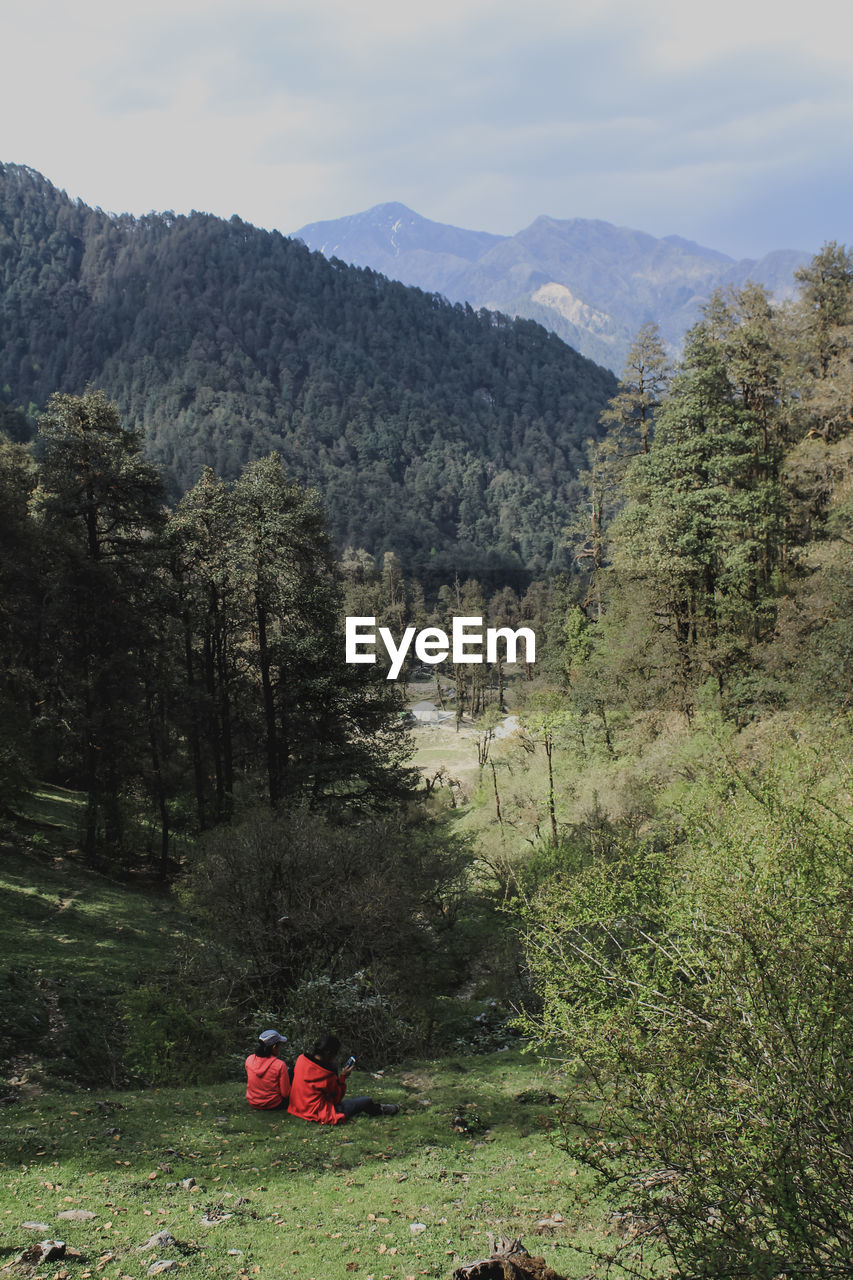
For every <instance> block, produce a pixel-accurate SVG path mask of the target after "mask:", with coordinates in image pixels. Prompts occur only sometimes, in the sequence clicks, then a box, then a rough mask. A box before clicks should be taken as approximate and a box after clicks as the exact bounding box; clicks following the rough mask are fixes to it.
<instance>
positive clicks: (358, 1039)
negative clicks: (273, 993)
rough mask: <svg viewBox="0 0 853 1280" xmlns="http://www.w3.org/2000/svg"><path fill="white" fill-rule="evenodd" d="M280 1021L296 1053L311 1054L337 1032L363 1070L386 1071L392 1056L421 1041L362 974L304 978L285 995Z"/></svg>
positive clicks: (389, 1001)
mask: <svg viewBox="0 0 853 1280" xmlns="http://www.w3.org/2000/svg"><path fill="white" fill-rule="evenodd" d="M276 1017H277V1018H279V1020H280V1021H281V1024H282V1026H284V1027H286V1028H287V1036H288V1040H289V1041H290V1043H291V1044H292V1045H293V1046H294V1050H293V1052H299V1051H300V1049H308V1048H310V1046H311V1045H312V1044H313V1043H314V1041H315V1040H316V1039H317V1038H318V1037H319V1036H320V1035H322V1034H323V1033H324V1032H327V1031H333V1032H334V1034H335V1035H337V1036H338V1038H339V1039H340V1041H341V1043H342V1044H343V1045H344V1048H345V1049H346V1050H347V1051H348V1052H352V1053H354V1054H355V1055H356V1058H357V1060H358V1063H359V1066H360V1067H364V1068H368V1067H381V1066H384V1064H385V1062H387V1060H388V1053H389V1051H391V1052H393V1053H394V1055H395V1056H398V1055H400V1054H401V1053H405V1051H406V1049H407V1048H408V1047H410V1046H412V1045H415V1044H417V1043H418V1041H419V1036H418V1034H417V1032H416V1031H415V1028H414V1027H413V1026H412V1024H411V1023H409V1022H407V1021H406V1020H405V1018H403V1017H401V1016H400V1013H399V1011H398V1010H395V1008H394V1004H393V1002H392V1001H391V999H389V997H388V996H387V995H380V994H379V992H377V991H376V990H375V989H374V987H373V984H372V982H371V979H370V977H369V976H368V974H367V973H366V972H364V971H361V972H356V973H352V974H349V975H341V976H334V977H333V976H332V975H330V974H328V973H317V974H314V975H313V976H312V977H308V978H304V979H303V980H302V981H301V982H299V983H297V984H296V986H295V987H294V988H293V989H292V990H291V991H288V992H286V993H285V996H284V1006H283V1009H282V1011H281V1013H280V1015H279V1014H277V1015H276Z"/></svg>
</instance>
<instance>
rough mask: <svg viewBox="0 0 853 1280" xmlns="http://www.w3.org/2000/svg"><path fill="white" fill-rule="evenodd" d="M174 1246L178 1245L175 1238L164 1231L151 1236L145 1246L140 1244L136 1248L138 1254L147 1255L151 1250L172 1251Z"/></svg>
mask: <svg viewBox="0 0 853 1280" xmlns="http://www.w3.org/2000/svg"><path fill="white" fill-rule="evenodd" d="M173 1244H177V1241H176V1240H175V1237H174V1236H173V1235H172V1234H171V1232H169V1231H166V1230H165V1229H164V1230H163V1231H158V1232H156V1234H155V1235H153V1236H149V1237H148V1239H147V1240H146V1241H145V1244H138V1245H137V1246H136V1252H137V1253H147V1252H148V1251H149V1249H171V1247H172V1245H173Z"/></svg>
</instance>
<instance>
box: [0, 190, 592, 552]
mask: <svg viewBox="0 0 853 1280" xmlns="http://www.w3.org/2000/svg"><path fill="white" fill-rule="evenodd" d="M0 291H2V292H0V315H2V326H3V344H2V349H0V388H2V391H0V395H2V397H3V401H4V420H5V421H6V424H7V429H11V431H12V434H13V435H18V436H19V437H20V436H21V435H22V434H24V433H25V432H26V430H27V428H26V426H25V424H24V423H23V421H22V419H21V418H20V417H19V416H16V415H15V414H14V413H13V412H11V411H13V410H16V409H18V410H23V411H24V413H25V415H26V416H27V418H28V420H29V421H30V423H31V424H32V420H33V419H34V416H35V415H36V414H37V412H38V411H39V410H41V409H42V408H43V407H44V405H45V403H46V401H47V399H48V397H49V396H50V394H51V393H53V392H54V391H63V392H69V393H72V394H79V393H81V392H82V391H83V390H84V388H85V386H86V385H87V384H95V385H97V386H99V387H103V388H104V389H105V390H106V391H107V393H108V394H109V395H110V396H111V397H113V398H114V399H115V400H116V402H117V404H118V406H119V409H120V411H121V414H122V417H123V419H124V421H125V422H126V423H127V425H128V426H130V427H132V428H134V429H137V430H144V432H145V450H146V453H147V456H148V457H149V458H150V460H152V461H154V462H156V463H158V464H160V465H161V466H162V467H163V468H164V470H165V476H166V481H167V487H168V489H169V490H170V492H171V496H173V497H176V496H177V495H178V494H179V493H181V492H183V491H185V490H186V489H188V488H190V487H191V486H192V485H193V484H194V483H195V482H196V481H197V480H198V478H199V476H200V474H201V471H202V468H203V466H205V465H209V466H211V467H212V468H213V469H214V471H216V473H217V474H219V475H221V476H223V477H224V478H225V479H234V478H236V476H237V475H238V474H239V472H240V470H241V468H242V466H243V465H244V464H245V463H246V462H248V461H251V460H252V459H255V458H258V457H261V456H263V455H265V454H267V453H268V452H270V451H271V450H275V451H278V452H279V453H280V455H281V457H282V460H283V462H284V464H285V467H286V468H287V470H288V472H289V473H290V474H292V475H293V476H294V477H295V478H296V479H298V480H301V481H303V482H309V483H311V484H313V485H315V486H316V487H317V488H319V490H320V492H321V494H322V496H323V498H324V500H325V502H326V505H327V507H328V510H329V519H330V524H331V531H332V535H333V538H334V540H335V542H336V543H337V545H338V546H340V547H342V546H344V545H346V544H347V543H351V544H353V545H356V546H359V547H366V548H367V549H368V550H370V551H371V552H373V553H377V552H381V551H384V550H388V549H393V550H395V551H396V552H397V553H398V555H400V556H401V557H402V558H403V559H404V561H405V563H406V564H407V566H409V567H410V568H413V569H416V570H418V571H420V572H426V573H428V572H430V571H434V572H435V573H436V574H442V575H444V576H447V575H451V576H452V574H453V572H455V571H459V572H463V573H470V572H478V573H482V574H485V575H488V574H490V573H491V574H492V575H493V576H494V577H504V578H506V577H507V576H508V575H509V576H512V575H518V574H520V573H521V572H522V571H523V570H524V569H525V568H534V569H544V568H547V567H553V566H555V565H560V564H563V565H566V564H567V563H568V561H567V559H566V553H565V549H564V548H563V547H561V545H560V544H561V539H560V531H561V528H562V526H563V525H564V524H565V522H566V519H567V516H568V514H569V512H570V510H571V508H572V505H573V501H574V499H575V498H576V494H577V491H576V489H575V488H573V479H574V477H576V475H577V471H578V468H579V466H581V465H582V458H583V449H584V446H585V442H586V440H587V439H588V438H589V437H590V436H591V435H595V434H596V431H597V421H598V415H599V413H600V411H601V408H602V407H603V405H604V403H605V402H606V400H607V398H608V397H609V396H610V395H612V394H613V390H614V387H615V383H614V381H613V379H612V376H611V375H610V374H609V373H607V372H606V371H605V370H603V369H600V368H598V367H597V366H595V365H594V364H592V363H591V362H589V361H587V360H584V359H583V358H581V357H580V356H578V355H577V354H576V353H575V352H573V351H572V350H570V349H569V348H568V347H566V346H565V345H564V344H563V343H562V342H561V341H560V340H559V339H557V338H555V337H554V336H553V335H550V334H548V333H546V332H545V330H543V329H541V328H539V327H538V326H537V325H535V324H532V323H530V322H518V321H509V320H507V319H505V318H502V317H499V316H495V315H490V314H486V313H479V314H478V313H475V312H474V311H472V310H471V308H470V307H465V306H451V305H449V304H448V303H447V302H445V301H444V300H443V299H441V298H439V297H437V296H432V295H428V294H423V293H421V292H420V291H418V290H414V289H409V288H404V287H403V286H401V285H399V284H395V283H391V282H389V281H388V280H386V279H384V278H383V277H381V276H379V275H377V274H375V273H374V272H372V271H369V270H355V269H353V268H349V267H345V266H344V265H343V264H342V263H340V262H331V263H329V262H327V261H326V260H325V259H324V258H323V257H322V256H321V255H320V254H312V253H310V252H309V251H308V250H307V249H306V248H305V246H304V245H301V244H299V243H296V242H293V241H290V240H287V239H286V238H284V237H283V236H281V235H279V234H277V233H268V232H265V231H260V230H257V229H256V228H254V227H251V226H249V225H247V224H246V223H243V222H241V221H240V219H239V218H236V217H235V218H232V219H231V220H230V222H226V221H223V220H222V219H220V218H214V217H211V216H208V215H205V214H191V215H190V216H188V217H175V216H173V215H171V214H157V215H155V214H151V215H149V216H147V217H144V218H139V219H136V218H132V217H130V216H127V215H123V216H120V217H115V216H112V215H107V214H105V213H103V212H102V211H100V210H93V209H90V208H87V207H86V206H85V205H82V204H80V203H79V202H78V203H74V202H72V201H70V200H69V199H68V198H67V197H66V196H65V195H64V193H62V192H59V191H57V190H56V189H55V188H54V187H53V186H52V185H51V184H50V183H49V182H47V181H46V180H45V179H44V178H42V177H41V176H40V175H39V174H37V173H34V172H33V171H32V170H29V169H26V168H22V167H20V166H16V165H6V166H0Z"/></svg>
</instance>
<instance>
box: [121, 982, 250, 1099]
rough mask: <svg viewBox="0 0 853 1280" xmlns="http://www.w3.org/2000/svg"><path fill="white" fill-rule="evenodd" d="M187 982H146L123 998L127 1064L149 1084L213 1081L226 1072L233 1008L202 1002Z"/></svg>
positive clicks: (235, 1029)
mask: <svg viewBox="0 0 853 1280" xmlns="http://www.w3.org/2000/svg"><path fill="white" fill-rule="evenodd" d="M199 995H200V993H199V992H198V990H197V989H194V988H193V987H192V985H191V984H190V983H188V982H185V983H183V984H178V985H176V984H175V982H174V979H173V980H172V981H171V982H170V983H168V984H166V983H164V981H163V980H162V979H161V980H160V981H158V982H157V983H156V984H145V985H143V986H139V987H137V988H136V989H134V990H131V991H127V992H126V993H125V994H124V997H123V1000H122V1021H123V1024H124V1025H123V1031H124V1042H125V1043H124V1054H123V1065H124V1068H125V1070H126V1071H127V1072H128V1073H129V1074H130V1075H131V1076H132V1077H135V1078H138V1079H141V1080H143V1081H144V1082H145V1083H146V1084H148V1085H169V1084H171V1085H174V1084H176V1083H181V1084H185V1085H192V1084H209V1083H211V1082H213V1081H216V1080H221V1079H222V1078H223V1075H225V1074H227V1069H228V1065H229V1064H230V1058H231V1055H230V1054H229V1053H228V1049H227V1046H228V1044H229V1042H231V1041H232V1040H233V1038H234V1036H235V1031H237V1029H238V1028H237V1026H236V1019H235V1017H234V1015H233V1012H232V1013H231V1014H230V1016H229V1015H228V1013H227V1012H224V1011H222V1010H218V1009H216V1008H212V1007H211V1006H210V1004H209V1003H206V1002H205V1003H202V1001H201V1000H200V999H199Z"/></svg>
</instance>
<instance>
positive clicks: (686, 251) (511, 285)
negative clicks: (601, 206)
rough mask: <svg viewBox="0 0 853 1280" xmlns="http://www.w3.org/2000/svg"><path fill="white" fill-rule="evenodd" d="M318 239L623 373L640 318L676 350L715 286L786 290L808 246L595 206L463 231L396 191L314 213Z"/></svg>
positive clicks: (325, 249) (333, 251)
mask: <svg viewBox="0 0 853 1280" xmlns="http://www.w3.org/2000/svg"><path fill="white" fill-rule="evenodd" d="M298 234H299V236H300V237H301V238H302V239H303V240H304V241H305V243H306V244H307V245H308V246H309V248H312V249H319V250H320V251H321V252H322V253H324V254H325V255H326V256H327V257H331V256H335V257H339V258H342V259H343V260H344V261H345V262H351V263H353V264H354V265H356V266H362V267H372V268H373V269H374V270H376V271H381V272H382V273H383V274H384V275H388V276H391V277H392V278H393V279H395V280H401V281H402V282H403V283H404V284H413V285H417V286H418V287H419V288H421V289H425V290H427V291H428V292H430V293H440V294H443V295H444V296H445V297H447V298H448V299H450V301H451V302H468V303H470V304H471V305H472V306H474V307H486V308H487V309H494V310H500V311H504V312H506V313H507V314H509V315H516V316H526V317H528V318H529V319H533V320H538V321H539V323H540V324H543V325H545V326H546V327H547V328H550V329H552V330H553V331H554V332H555V333H557V334H559V336H560V337H561V338H563V339H564V340H565V341H566V342H568V343H569V344H570V345H571V346H573V347H575V348H576V349H577V350H578V351H580V352H581V353H582V354H583V355H586V356H589V357H590V359H592V360H596V361H598V362H599V363H600V364H604V365H607V366H608V367H609V368H610V369H613V370H614V372H616V373H620V372H621V370H622V368H623V366H624V361H625V356H626V354H627V351H628V348H629V346H630V344H631V342H632V340H633V338H634V335H635V334H636V332H637V330H638V329H639V328H640V326H641V325H642V324H645V323H646V322H647V321H648V320H649V319H653V320H656V321H657V323H658V325H659V327H660V330H661V333H662V334H663V337H664V340H665V341H666V342H667V344H668V345H669V347H670V350H671V351H672V352H673V354H675V353H676V352H677V351H678V349H679V348H680V345H681V341H682V339H683V337H684V334H685V332H686V331H687V329H688V328H689V327H690V326H691V325H692V324H695V322H696V320H697V319H698V316H699V314H700V307H701V305H702V303H703V302H704V301H706V300H707V299H708V298H709V297H710V296H711V294H712V293H713V292H714V290H715V289H717V288H719V287H726V286H733V287H735V288H737V287H739V286H740V285H743V284H744V283H745V282H746V280H747V279H750V280H755V281H756V282H757V283H759V284H763V285H765V286H766V288H767V289H768V290H769V291H770V292H771V293H773V294H776V295H777V296H783V297H784V296H787V295H789V294H790V292H791V290H792V288H793V284H794V271H795V270H796V268H797V267H799V266H802V265H803V264H804V263H805V262H807V261H808V255H807V254H804V253H795V252H793V251H790V250H781V251H777V252H774V253H769V254H766V255H765V256H764V257H763V258H761V259H759V260H757V261H753V260H752V259H744V260H743V261H740V262H738V261H736V260H735V259H733V258H730V257H729V256H728V254H725V253H720V252H719V251H718V250H717V249H709V248H707V247H706V246H704V245H700V244H697V243H695V242H694V241H692V240H687V239H685V238H684V237H683V236H678V235H669V236H664V237H662V238H658V237H655V236H653V235H650V234H649V233H648V232H646V231H637V230H635V229H633V228H631V227H624V226H617V225H615V224H614V223H612V222H605V221H604V220H603V219H597V218H556V217H553V216H552V215H549V214H540V215H539V216H538V217H537V218H535V219H534V220H533V222H531V223H530V225H529V226H528V227H525V228H523V229H522V230H521V231H519V232H517V233H516V234H515V235H513V236H498V235H492V234H490V233H489V232H485V231H466V230H462V229H461V228H460V227H453V226H445V225H444V224H443V223H439V222H431V221H430V220H429V219H428V218H423V217H421V215H420V214H418V213H415V212H414V210H412V209H409V208H407V206H406V205H404V204H400V203H398V202H393V201H392V202H389V203H387V204H380V205H375V206H374V207H373V208H372V209H367V210H366V211H365V212H364V213H357V214H354V215H352V216H351V217H348V218H338V219H336V220H335V221H331V222H316V223H312V224H310V225H309V226H307V227H303V228H302V230H301V231H300V232H299V233H298Z"/></svg>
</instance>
